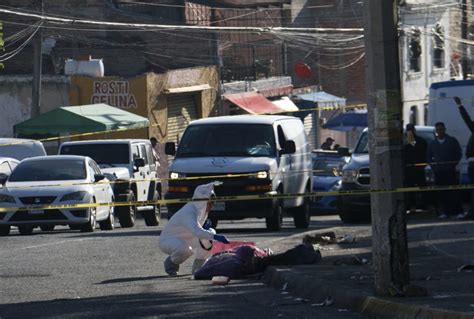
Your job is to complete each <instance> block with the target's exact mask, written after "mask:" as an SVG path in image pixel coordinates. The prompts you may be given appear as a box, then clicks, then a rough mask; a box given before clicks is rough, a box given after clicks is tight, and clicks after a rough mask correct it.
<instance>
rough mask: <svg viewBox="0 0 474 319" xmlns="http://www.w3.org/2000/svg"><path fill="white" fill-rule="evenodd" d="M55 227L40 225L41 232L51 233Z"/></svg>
mask: <svg viewBox="0 0 474 319" xmlns="http://www.w3.org/2000/svg"><path fill="white" fill-rule="evenodd" d="M54 226H55V225H41V226H40V229H41V230H42V231H53V230H54Z"/></svg>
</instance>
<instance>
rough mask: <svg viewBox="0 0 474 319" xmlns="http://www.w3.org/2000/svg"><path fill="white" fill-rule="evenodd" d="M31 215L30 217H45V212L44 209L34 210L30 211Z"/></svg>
mask: <svg viewBox="0 0 474 319" xmlns="http://www.w3.org/2000/svg"><path fill="white" fill-rule="evenodd" d="M29 214H30V215H43V214H44V210H42V209H32V210H30V211H29Z"/></svg>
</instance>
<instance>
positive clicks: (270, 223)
mask: <svg viewBox="0 0 474 319" xmlns="http://www.w3.org/2000/svg"><path fill="white" fill-rule="evenodd" d="M278 195H280V192H278ZM265 222H266V224H267V229H268V230H270V231H279V230H281V227H282V225H283V203H282V201H281V199H279V198H278V199H277V200H276V203H275V206H274V207H273V211H272V215H271V216H270V217H267V218H265Z"/></svg>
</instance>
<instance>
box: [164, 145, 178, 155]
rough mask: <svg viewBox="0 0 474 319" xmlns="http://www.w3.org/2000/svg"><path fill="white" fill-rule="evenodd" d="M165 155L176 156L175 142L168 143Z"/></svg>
mask: <svg viewBox="0 0 474 319" xmlns="http://www.w3.org/2000/svg"><path fill="white" fill-rule="evenodd" d="M165 154H166V155H171V156H174V155H176V144H175V143H174V142H166V144H165Z"/></svg>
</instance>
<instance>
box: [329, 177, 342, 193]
mask: <svg viewBox="0 0 474 319" xmlns="http://www.w3.org/2000/svg"><path fill="white" fill-rule="evenodd" d="M341 184H342V181H341V180H338V181H337V182H336V183H335V184H334V185H332V187H331V188H330V189H329V191H330V192H337V191H338V190H340V189H341Z"/></svg>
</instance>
